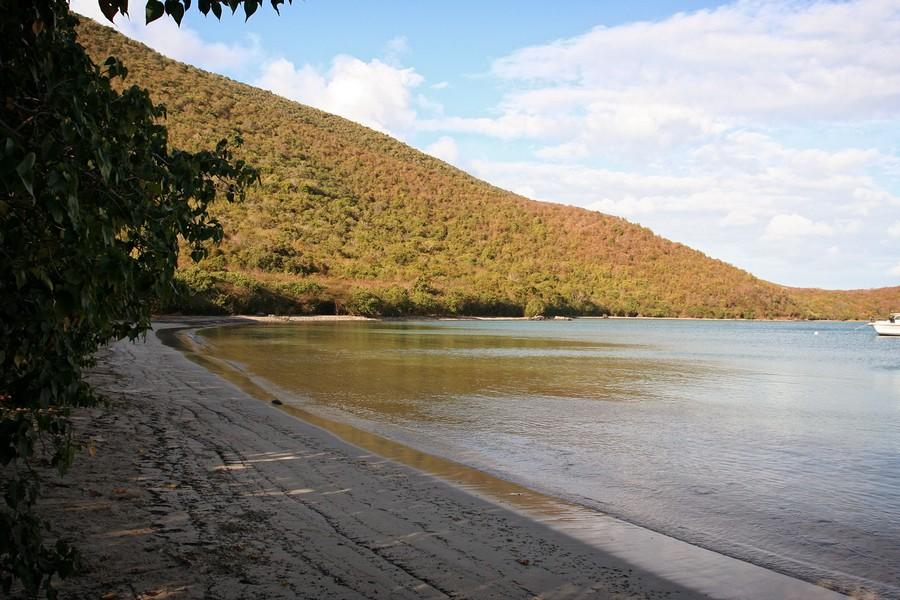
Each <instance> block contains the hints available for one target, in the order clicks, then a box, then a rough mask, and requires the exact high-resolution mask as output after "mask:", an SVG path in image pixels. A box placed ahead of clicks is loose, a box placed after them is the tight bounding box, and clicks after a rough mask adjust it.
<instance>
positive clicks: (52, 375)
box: [0, 0, 258, 598]
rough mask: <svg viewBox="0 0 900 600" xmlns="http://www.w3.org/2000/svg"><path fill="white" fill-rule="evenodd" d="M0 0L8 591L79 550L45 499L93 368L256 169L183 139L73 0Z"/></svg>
mask: <svg viewBox="0 0 900 600" xmlns="http://www.w3.org/2000/svg"><path fill="white" fill-rule="evenodd" d="M0 6H2V10H0V31H2V34H3V35H2V39H0V64H2V70H0V89H2V90H3V102H2V104H0V135H2V136H3V139H2V145H0V148H2V149H0V256H2V260H0V296H2V297H3V302H2V303H0V475H2V479H0V494H2V496H3V501H2V504H0V591H2V595H3V596H4V597H8V596H9V595H10V593H11V590H12V586H13V583H14V582H18V584H19V585H21V586H22V588H23V590H24V593H25V594H27V596H28V597H35V596H37V595H38V594H39V593H40V592H44V593H45V594H46V596H47V597H48V598H49V597H54V596H55V591H54V588H53V587H52V586H51V584H50V580H51V578H52V577H53V576H54V575H59V576H66V575H68V574H71V573H72V572H73V571H74V570H76V569H77V567H78V561H77V556H78V555H77V553H76V551H75V549H74V547H73V546H72V545H70V544H68V543H67V542H65V541H64V540H60V539H54V538H53V536H52V535H51V536H49V538H48V536H46V535H45V534H46V532H47V530H48V528H49V526H48V524H47V523H45V522H44V521H42V520H41V519H40V518H39V517H38V515H37V513H36V512H35V511H34V505H35V502H36V501H37V499H38V497H39V491H40V485H39V484H40V480H41V476H40V473H41V472H42V471H44V470H46V469H50V468H55V469H57V470H58V471H59V472H60V473H62V472H64V471H66V470H67V468H68V467H69V466H70V464H71V462H72V460H73V457H74V455H75V452H76V450H77V444H76V443H75V442H74V441H73V438H72V428H71V421H70V419H69V414H70V410H71V409H72V408H73V407H78V406H86V405H92V404H96V403H97V402H98V399H97V398H96V396H95V395H94V393H93V392H92V390H91V389H90V387H89V386H88V385H87V384H86V383H85V381H84V380H83V374H82V373H83V369H84V367H86V366H88V365H89V364H91V361H92V356H93V355H94V353H95V352H96V351H97V349H98V348H99V347H100V346H101V345H103V344H105V343H107V342H108V341H110V340H113V339H120V338H125V337H130V338H132V339H133V338H136V337H137V336H139V335H141V334H142V333H143V332H144V331H146V329H148V328H149V326H150V315H151V308H152V307H154V306H156V305H158V303H159V302H160V301H161V300H164V299H165V298H166V297H167V296H169V295H171V290H172V289H173V282H174V275H175V269H176V265H177V261H178V254H179V248H183V249H185V250H187V253H188V254H189V255H190V257H191V258H192V259H195V260H199V259H200V258H202V257H204V256H205V255H206V253H207V251H208V249H209V247H210V246H211V245H212V244H214V243H215V242H216V241H217V240H219V239H221V237H222V226H221V225H220V224H219V222H218V221H217V220H216V219H215V217H213V216H212V215H210V213H209V212H208V211H207V207H208V206H209V204H210V203H211V202H212V201H213V200H215V199H216V198H217V197H224V198H226V199H228V200H240V199H241V198H242V197H243V195H244V191H245V189H246V188H247V187H248V186H249V185H251V184H252V183H253V182H255V181H256V180H257V178H258V174H257V172H256V170H255V169H253V168H252V167H250V166H248V165H247V164H245V163H244V162H243V161H242V160H240V159H234V158H233V156H232V154H231V150H232V147H233V146H234V144H230V143H229V142H228V141H226V140H225V139H224V137H225V136H223V138H222V139H221V140H213V141H211V142H209V143H206V144H202V145H200V144H195V145H194V148H195V151H192V152H188V151H183V150H178V149H176V148H174V147H173V146H172V145H171V144H170V142H169V137H168V134H167V131H166V128H165V125H164V116H165V110H164V108H162V107H161V106H159V105H157V104H155V103H154V102H153V101H152V100H151V97H150V95H149V94H148V93H147V91H146V90H143V89H141V88H139V87H136V86H126V85H122V84H121V82H122V81H123V80H124V79H125V78H126V75H127V73H128V71H127V67H126V66H125V65H124V64H123V63H122V62H121V61H119V60H117V59H115V58H112V57H108V56H107V57H104V59H103V60H99V61H97V62H96V63H95V62H93V61H92V60H91V59H90V57H89V56H88V55H87V53H86V52H85V51H84V48H83V47H82V46H81V45H79V43H78V40H77V34H76V31H75V24H76V20H75V18H74V17H73V16H72V15H71V14H70V13H69V6H68V2H67V1H66V0H41V1H38V2H2V5H0ZM232 137H233V139H234V140H235V142H236V144H237V145H239V143H240V138H239V136H232Z"/></svg>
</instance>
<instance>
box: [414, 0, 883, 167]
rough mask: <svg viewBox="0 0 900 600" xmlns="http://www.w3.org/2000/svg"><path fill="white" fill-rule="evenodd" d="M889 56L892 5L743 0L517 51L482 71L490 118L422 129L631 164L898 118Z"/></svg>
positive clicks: (555, 155) (868, 0)
mask: <svg viewBox="0 0 900 600" xmlns="http://www.w3.org/2000/svg"><path fill="white" fill-rule="evenodd" d="M648 40H652V43H648ZM896 56H900V3H897V2H896V1H895V0H856V1H851V2H814V3H805V2H778V1H772V0H769V1H767V0H745V1H739V2H737V3H735V4H731V5H727V6H723V7H720V8H717V9H715V10H701V11H697V12H694V13H679V14H676V15H674V16H672V17H669V18H667V19H664V20H661V21H656V22H637V23H630V24H624V25H619V26H615V27H602V26H601V27H596V28H594V29H592V30H590V31H588V32H587V33H584V34H582V35H579V36H575V37H572V38H568V39H563V40H558V41H555V42H551V43H548V44H540V45H535V46H531V47H526V48H523V49H520V50H517V51H515V52H513V53H511V54H509V55H508V56H505V57H503V58H500V59H498V60H496V61H495V62H494V63H493V65H492V67H491V73H492V74H493V75H494V76H495V77H496V78H497V79H499V80H500V84H501V85H502V86H503V89H506V90H507V91H506V93H505V96H504V98H503V100H502V102H501V103H500V104H499V105H498V106H497V107H496V111H495V112H496V113H497V114H496V115H492V116H489V117H479V116H474V117H467V118H461V117H450V118H446V119H441V120H436V121H431V122H426V123H423V127H425V128H427V129H428V130H443V131H457V132H466V133H480V134H483V135H487V136H493V137H497V138H501V139H504V140H510V139H532V138H533V139H540V140H546V142H548V143H547V145H546V146H544V147H541V149H540V150H539V153H538V157H540V158H549V159H553V160H558V159H567V158H579V159H583V158H585V157H588V156H590V155H600V156H610V155H614V156H621V155H623V154H625V155H627V156H630V157H632V158H635V159H640V158H644V157H648V156H654V155H656V154H659V153H660V152H665V151H671V150H673V149H676V148H678V147H681V146H684V145H690V144H700V143H704V142H706V141H709V140H710V139H715V138H716V137H717V136H719V135H722V134H723V133H726V132H729V131H735V130H738V129H744V128H747V127H752V126H758V125H759V124H760V123H765V124H766V125H767V126H771V125H773V124H784V125H791V126H795V125H797V124H798V123H811V122H818V121H826V122H838V121H840V122H843V121H845V120H847V119H861V118H865V119H875V118H889V119H890V118H896V117H897V116H900V61H897V60H895V57H896ZM810 158H812V157H810ZM852 158H853V157H850V156H848V157H843V159H846V160H852ZM800 167H802V165H800Z"/></svg>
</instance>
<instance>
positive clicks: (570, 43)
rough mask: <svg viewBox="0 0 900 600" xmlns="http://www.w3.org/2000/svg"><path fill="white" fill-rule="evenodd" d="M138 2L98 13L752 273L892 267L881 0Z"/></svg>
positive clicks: (899, 229)
mask: <svg viewBox="0 0 900 600" xmlns="http://www.w3.org/2000/svg"><path fill="white" fill-rule="evenodd" d="M135 4H138V5H140V4H141V3H140V2H135ZM72 6H73V8H75V10H77V11H79V12H81V13H83V14H87V15H88V16H94V17H95V18H96V17H97V16H98V15H99V11H98V10H97V8H96V0H72ZM98 20H99V19H98ZM142 21H143V19H142V15H138V14H136V15H135V18H134V19H132V20H128V19H122V18H119V19H117V23H116V26H117V28H118V29H119V30H120V31H122V32H123V33H125V34H126V35H129V36H131V37H134V38H136V39H139V40H141V41H143V42H144V43H146V44H148V45H150V46H151V47H154V48H156V49H157V50H159V51H160V52H162V53H164V54H167V55H169V56H171V57H173V58H176V59H178V60H181V61H184V62H187V63H190V64H194V65H196V66H199V67H201V68H204V69H207V70H210V71H215V72H218V73H222V74H225V75H228V76H230V77H233V78H235V79H238V80H240V81H244V82H246V83H249V84H252V85H257V86H260V87H264V88H267V89H270V90H272V91H274V92H275V93H278V94H281V95H283V96H285V97H288V98H291V99H293V100H297V101H299V102H303V103H305V104H311V105H314V106H317V107H319V108H322V109H324V110H328V111H330V112H334V113H337V114H340V115H342V116H345V117H347V118H350V119H352V120H355V121H358V122H360V123H363V124H365V125H367V126H369V127H372V128H375V129H378V130H381V131H384V132H386V133H388V134H390V135H393V136H395V137H398V138H400V139H402V140H403V141H405V142H407V143H409V144H411V145H413V146H415V147H417V148H420V149H422V150H424V151H426V152H429V153H431V154H433V155H435V156H437V157H439V158H442V159H443V160H446V161H448V162H450V163H452V164H454V165H456V166H458V167H460V168H462V169H464V170H466V171H469V172H471V173H473V174H474V175H476V176H478V177H480V178H482V179H485V180H487V181H490V182H491V183H494V184H496V185H499V186H501V187H504V188H507V189H510V190H513V191H516V192H518V193H522V194H523V195H526V196H529V197H531V198H535V199H537V200H544V201H551V202H561V203H564V204H571V205H577V206H583V207H586V208H590V209H594V210H599V211H602V212H607V213H611V214H616V215H620V216H623V217H625V218H627V219H629V220H630V221H633V222H637V223H640V224H642V225H645V226H647V227H650V228H651V229H653V230H654V231H656V232H657V233H659V234H661V235H664V236H666V237H668V238H670V239H673V240H676V241H679V242H683V243H685V244H688V245H690V246H692V247H694V248H697V249H699V250H702V251H703V252H705V253H707V254H709V255H710V256H713V257H715V258H719V259H722V260H725V261H727V262H730V263H732V264H735V265H737V266H739V267H741V268H744V269H747V270H749V271H751V272H753V273H754V274H756V275H758V276H760V277H763V278H764V279H768V280H770V281H775V282H777V283H783V284H787V285H796V286H813V287H825V288H860V287H879V286H888V285H898V284H900V253H898V249H900V141H898V140H900V60H897V58H896V57H898V56H900V3H898V2H896V0H852V1H846V2H790V1H787V0H781V1H777V2H776V1H767V0H753V1H739V2H731V3H709V2H619V3H610V2H597V1H593V2H566V3H550V2H546V0H544V1H541V2H538V1H534V2H523V1H518V2H511V1H510V2H506V1H503V2H490V3H483V2H479V3H476V2H466V1H457V2H449V3H437V2H421V1H419V2H413V1H403V2H369V1H362V0H357V1H354V2H350V1H343V0H327V1H326V0H305V1H302V2H300V1H298V2H295V3H294V4H293V5H291V6H285V7H283V8H282V10H281V16H277V15H275V14H274V12H273V11H271V10H270V9H269V7H268V6H263V7H261V8H260V10H259V11H258V12H257V13H256V14H255V15H254V16H253V17H252V18H251V19H250V21H249V22H246V23H245V22H244V20H243V17H232V16H228V17H226V18H223V20H222V21H221V22H219V21H216V20H215V19H213V18H209V19H205V18H203V17H202V16H201V15H199V13H197V12H196V10H193V11H191V12H190V14H189V15H188V16H187V17H186V18H185V21H184V23H183V24H182V27H181V28H180V29H179V28H177V27H175V26H174V24H173V23H172V22H171V21H165V22H164V21H158V22H155V23H153V24H151V25H149V26H144V25H143V23H142Z"/></svg>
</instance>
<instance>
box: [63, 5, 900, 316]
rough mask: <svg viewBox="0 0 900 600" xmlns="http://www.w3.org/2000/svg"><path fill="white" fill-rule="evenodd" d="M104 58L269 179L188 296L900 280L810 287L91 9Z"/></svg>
mask: <svg viewBox="0 0 900 600" xmlns="http://www.w3.org/2000/svg"><path fill="white" fill-rule="evenodd" d="M79 39H80V42H81V43H82V44H83V45H84V46H85V47H86V48H87V49H88V51H89V52H90V54H91V55H92V56H93V58H94V60H95V62H98V63H99V62H101V61H102V60H104V59H105V58H106V57H107V56H110V55H114V56H116V57H118V58H119V59H121V60H123V61H124V63H125V65H126V66H127V67H128V69H129V75H128V79H127V83H128V84H129V85H139V86H142V87H146V88H148V89H149V90H150V91H151V94H152V96H153V97H154V99H155V100H156V101H157V102H161V103H163V104H165V105H166V107H167V109H168V121H167V124H168V127H169V130H170V133H171V139H172V141H173V143H174V144H176V145H177V146H180V147H183V148H186V149H199V148H204V147H209V146H211V145H213V144H214V143H215V142H216V141H217V140H218V139H220V138H222V137H227V136H230V135H233V134H234V133H235V132H239V133H240V134H241V135H242V136H243V138H244V142H245V143H244V146H243V148H242V149H241V150H240V151H239V153H238V154H240V155H241V157H242V158H245V159H247V160H248V161H250V162H251V163H253V164H255V165H256V166H258V167H259V168H260V169H261V173H262V185H261V186H259V187H257V188H256V189H255V190H253V191H252V192H251V194H250V197H249V199H248V200H247V201H246V202H245V203H243V204H240V205H229V204H226V203H224V202H222V203H219V204H218V205H217V206H216V207H215V208H214V211H215V213H216V214H217V216H218V217H219V218H220V219H221V221H222V223H223V224H224V226H225V231H226V239H225V241H224V243H223V244H222V246H221V247H220V248H218V249H216V250H214V251H213V253H212V255H211V256H210V257H209V258H208V259H206V260H204V261H203V262H202V263H200V264H199V265H196V266H194V265H189V264H185V265H183V269H182V272H181V276H180V277H181V281H182V282H183V283H184V286H185V287H184V290H183V294H182V298H181V299H180V300H179V301H178V303H177V305H176V306H173V307H168V308H169V309H176V310H189V311H206V312H209V311H213V310H218V311H233V312H246V311H252V312H257V311H264V312H282V313H283V312H294V313H299V312H333V311H335V310H337V311H339V312H353V313H358V314H383V315H403V314H438V313H440V314H485V315H489V314H493V315H501V314H503V315H521V314H523V313H525V314H529V315H530V314H537V313H544V314H548V315H549V314H557V313H572V314H615V315H645V316H692V317H756V318H761V317H770V318H777V317H802V318H810V317H830V318H854V317H867V316H871V315H874V314H879V313H884V312H888V311H890V310H892V309H896V310H900V288H888V289H882V290H870V291H857V292H826V291H821V290H797V289H792V288H786V287H783V286H779V285H775V284H772V283H769V282H765V281H762V280H760V279H757V278H756V277H754V276H753V275H751V274H750V273H747V272H746V271H742V270H740V269H737V268H735V267H733V266H731V265H728V264H726V263H724V262H721V261H718V260H715V259H712V258H709V257H707V256H705V255H704V254H702V253H700V252H697V251H696V250H692V249H690V248H688V247H686V246H684V245H682V244H677V243H673V242H671V241H669V240H666V239H663V238H661V237H659V236H657V235H654V234H653V232H651V231H650V230H648V229H646V228H643V227H640V226H638V225H635V224H632V223H629V222H628V221H626V220H624V219H620V218H617V217H612V216H608V215H604V214H600V213H597V212H592V211H587V210H583V209H579V208H573V207H567V206H561V205H555V204H547V203H541V202H535V201H532V200H528V199H526V198H523V197H521V196H517V195H515V194H512V193H510V192H507V191H504V190H501V189H498V188H496V187H493V186H491V185H489V184H487V183H485V182H483V181H480V180H478V179H475V178H474V177H472V176H470V175H468V174H466V173H464V172H462V171H460V170H458V169H456V168H454V167H451V166H450V165H448V164H446V163H444V162H442V161H440V160H437V159H435V158H432V157H430V156H428V155H426V154H423V153H421V152H419V151H417V150H415V149H413V148H410V147H409V146H406V145H405V144H403V143H401V142H399V141H397V140H395V139H392V138H390V137H388V136H386V135H382V134H380V133H377V132H375V131H372V130H370V129H368V128H366V127H363V126H361V125H357V124H355V123H352V122H350V121H348V120H346V119H343V118H341V117H337V116H334V115H331V114H328V113H325V112H322V111H319V110H316V109H313V108H310V107H307V106H303V105H301V104H297V103H295V102H291V101H289V100H285V99H283V98H280V97H278V96H275V95H274V94H271V93H269V92H265V91H262V90H259V89H256V88H253V87H250V86H247V85H243V84H240V83H236V82H234V81H232V80H229V79H227V78H225V77H221V76H218V75H213V74H210V73H206V72H204V71H201V70H199V69H196V68H193V67H190V66H186V65H183V64H180V63H178V62H175V61H173V60H170V59H167V58H165V57H163V56H161V55H160V54H157V53H155V52H153V51H152V50H150V49H148V48H147V47H145V46H143V45H142V44H139V43H136V42H133V41H130V40H128V39H127V38H125V37H124V36H122V35H120V34H118V33H116V32H114V31H113V30H112V29H109V28H107V27H103V26H99V25H97V24H95V23H93V22H91V21H89V20H87V19H84V23H83V25H82V26H81V28H80V38H79Z"/></svg>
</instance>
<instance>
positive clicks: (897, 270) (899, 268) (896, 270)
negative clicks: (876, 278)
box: [888, 263, 900, 277]
mask: <svg viewBox="0 0 900 600" xmlns="http://www.w3.org/2000/svg"><path fill="white" fill-rule="evenodd" d="M888 273H889V274H891V275H896V276H898V277H900V263H897V264H896V265H894V266H893V267H891V269H890V270H889V271H888Z"/></svg>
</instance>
